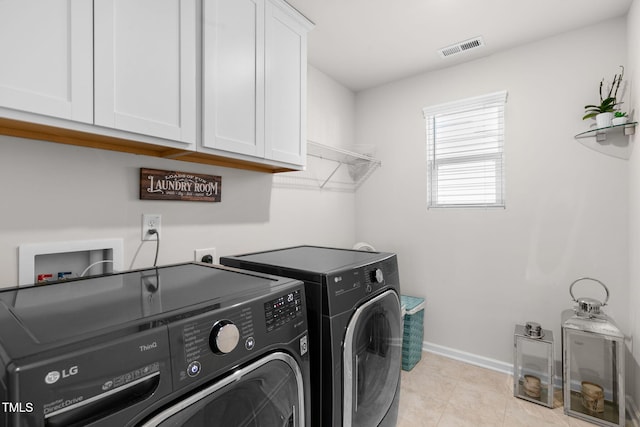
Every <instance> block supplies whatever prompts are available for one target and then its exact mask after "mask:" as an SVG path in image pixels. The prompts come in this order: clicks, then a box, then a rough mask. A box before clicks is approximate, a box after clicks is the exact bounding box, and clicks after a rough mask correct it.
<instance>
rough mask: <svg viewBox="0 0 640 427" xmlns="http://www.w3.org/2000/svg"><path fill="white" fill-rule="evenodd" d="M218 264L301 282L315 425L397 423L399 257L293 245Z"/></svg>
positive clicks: (362, 426) (224, 259)
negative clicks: (304, 301)
mask: <svg viewBox="0 0 640 427" xmlns="http://www.w3.org/2000/svg"><path fill="white" fill-rule="evenodd" d="M220 262H221V263H222V264H225V265H228V266H233V267H238V268H242V269H247V270H253V271H258V272H265V273H269V274H275V275H279V276H285V277H291V278H296V279H299V280H303V281H304V282H305V290H306V296H307V306H308V314H309V335H310V340H311V341H310V348H311V349H312V350H311V374H312V377H311V402H312V406H311V411H312V413H311V419H312V424H311V425H312V426H322V427H339V426H343V427H375V426H389V427H391V426H395V425H396V421H397V416H398V403H399V393H400V369H401V365H402V319H401V309H400V282H399V274H398V265H397V257H396V255H395V254H392V253H382V252H363V251H356V250H347V249H336V248H326V247H317V246H297V247H292V248H284V249H277V250H272V251H264V252H258V253H251V254H245V255H238V256H230V257H222V258H221V259H220Z"/></svg>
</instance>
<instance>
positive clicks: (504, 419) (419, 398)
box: [397, 352, 631, 427]
mask: <svg viewBox="0 0 640 427" xmlns="http://www.w3.org/2000/svg"><path fill="white" fill-rule="evenodd" d="M556 397H559V398H561V397H562V393H561V392H556ZM628 425H629V426H630V425H631V424H630V423H628ZM501 426H502V427H592V426H593V424H591V423H587V422H585V421H582V420H579V419H577V418H573V417H569V416H566V415H564V413H563V408H562V401H561V400H557V399H556V401H555V405H554V408H553V409H550V408H547V407H545V406H541V405H537V404H535V403H531V402H528V401H526V400H523V399H518V398H516V397H513V379H512V376H511V375H507V374H502V373H499V372H495V371H492V370H489V369H485V368H480V367H477V366H473V365H469V364H466V363H462V362H458V361H455V360H453V359H449V358H446V357H443V356H438V355H435V354H433V353H427V352H423V353H422V360H420V362H418V364H417V365H416V366H415V367H414V368H413V369H412V370H411V371H409V372H405V371H402V387H401V391H400V411H399V416H398V425H397V427H501Z"/></svg>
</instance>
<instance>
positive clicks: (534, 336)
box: [513, 322, 553, 408]
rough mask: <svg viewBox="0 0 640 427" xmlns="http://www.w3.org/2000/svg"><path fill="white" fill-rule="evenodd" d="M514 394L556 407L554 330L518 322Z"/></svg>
mask: <svg viewBox="0 0 640 427" xmlns="http://www.w3.org/2000/svg"><path fill="white" fill-rule="evenodd" d="M513 346H514V352H513V395H514V396H516V397H519V398H521V399H525V400H529V401H531V402H534V403H539V404H541V405H544V406H548V407H550V408H552V407H553V332H551V331H548V330H546V329H542V327H541V326H540V325H539V324H538V323H535V322H527V324H526V325H524V326H522V325H516V328H515V333H514V343H513Z"/></svg>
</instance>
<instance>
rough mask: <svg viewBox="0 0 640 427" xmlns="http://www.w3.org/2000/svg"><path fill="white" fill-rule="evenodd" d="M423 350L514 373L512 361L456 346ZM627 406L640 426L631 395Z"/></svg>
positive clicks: (424, 347)
mask: <svg viewBox="0 0 640 427" xmlns="http://www.w3.org/2000/svg"><path fill="white" fill-rule="evenodd" d="M422 350H424V351H427V352H429V353H433V354H437V355H440V356H444V357H448V358H449V359H454V360H458V361H460V362H464V363H468V364H470V365H475V366H480V367H481V368H487V369H491V370H492V371H497V372H502V373H503V374H508V375H513V365H512V364H510V363H505V362H502V361H500V360H496V359H491V358H489V357H484V356H478V355H477V354H473V353H467V352H466V351H460V350H456V349H454V348H450V347H445V346H443V345H438V344H434V343H430V342H427V341H423V342H422ZM554 382H555V383H556V387H560V388H562V379H561V378H559V377H556V378H555V381H554ZM626 408H627V415H628V416H629V417H630V418H631V424H632V425H633V427H640V410H639V409H638V407H637V406H636V404H635V402H634V401H633V399H631V396H629V395H627V396H626Z"/></svg>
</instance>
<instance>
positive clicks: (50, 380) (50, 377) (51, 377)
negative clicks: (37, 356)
mask: <svg viewBox="0 0 640 427" xmlns="http://www.w3.org/2000/svg"><path fill="white" fill-rule="evenodd" d="M77 373H78V367H77V366H72V367H70V368H69V369H68V370H67V369H63V370H62V372H58V371H51V372H49V373H48V374H47V375H46V376H45V377H44V382H45V383H47V384H55V383H56V382H58V380H59V379H60V378H68V377H70V376H72V375H76V374H77Z"/></svg>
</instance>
